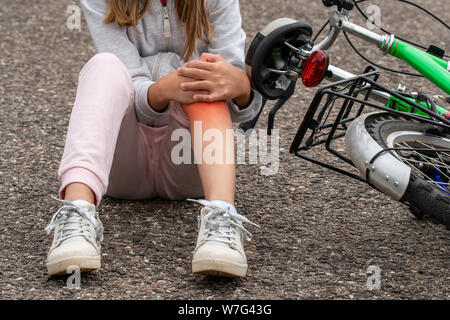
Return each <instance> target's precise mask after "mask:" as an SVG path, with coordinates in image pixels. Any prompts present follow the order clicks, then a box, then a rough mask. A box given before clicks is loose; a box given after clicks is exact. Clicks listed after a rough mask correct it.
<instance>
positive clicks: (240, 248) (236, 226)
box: [188, 199, 258, 278]
mask: <svg viewBox="0 0 450 320" xmlns="http://www.w3.org/2000/svg"><path fill="white" fill-rule="evenodd" d="M188 200H190V201H194V202H198V203H200V204H202V205H204V208H202V210H201V212H200V216H199V229H200V231H199V234H198V238H197V246H196V248H195V250H194V257H193V259H192V272H194V273H200V274H204V275H210V276H220V277H233V278H240V277H244V276H245V275H246V274H247V258H246V256H245V252H244V245H243V241H244V237H245V239H246V240H250V239H251V233H250V232H248V231H247V230H246V229H245V228H244V227H243V226H242V223H243V222H246V223H250V224H252V225H254V226H257V227H258V225H256V224H254V223H252V222H250V221H249V220H248V219H247V218H245V217H244V216H241V215H239V214H237V213H234V212H231V211H230V210H228V209H224V208H221V207H218V206H217V205H214V204H212V203H211V202H209V201H207V200H193V199H188Z"/></svg>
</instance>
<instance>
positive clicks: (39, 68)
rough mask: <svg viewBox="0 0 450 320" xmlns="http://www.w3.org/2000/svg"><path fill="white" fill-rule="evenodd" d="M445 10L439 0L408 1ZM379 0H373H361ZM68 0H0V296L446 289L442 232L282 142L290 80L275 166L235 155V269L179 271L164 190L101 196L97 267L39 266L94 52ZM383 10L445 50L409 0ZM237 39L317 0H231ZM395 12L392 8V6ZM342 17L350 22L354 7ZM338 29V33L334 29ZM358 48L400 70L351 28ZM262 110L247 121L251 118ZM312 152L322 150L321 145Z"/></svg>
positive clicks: (343, 63)
mask: <svg viewBox="0 0 450 320" xmlns="http://www.w3.org/2000/svg"><path fill="white" fill-rule="evenodd" d="M418 2H419V3H421V4H424V5H425V6H426V7H427V8H428V9H430V10H431V11H433V12H435V13H437V14H438V15H439V16H440V17H441V18H442V19H444V20H445V21H447V22H449V21H450V10H449V4H448V1H445V0H440V1H432V0H421V1H418ZM371 3H375V4H380V3H381V1H371ZM70 4H77V2H76V1H68V0H58V1H57V0H35V1H15V0H2V1H1V5H0V146H1V147H0V219H1V223H0V299H178V298H195V299H197V298H198V299H219V298H224V299H266V298H267V299H310V298H311V299H319V298H320V299H385V298H398V299H448V298H450V271H449V251H450V233H449V232H448V231H446V230H445V229H444V228H443V227H442V226H437V225H434V224H433V223H432V222H429V221H418V220H416V219H415V218H414V217H413V216H412V215H411V214H410V213H409V212H408V209H407V208H406V207H405V206H404V205H402V204H400V203H397V202H394V201H392V200H390V199H389V198H388V197H386V196H384V195H382V194H380V193H378V192H377V191H374V190H372V189H370V188H369V187H368V186H366V185H364V184H362V183H358V182H356V181H353V180H350V179H348V178H346V177H343V176H340V175H337V174H334V173H331V172H329V171H326V170H325V169H322V168H320V167H317V166H314V165H312V164H310V163H307V162H305V161H303V160H300V159H298V158H296V157H294V156H292V155H290V154H289V153H288V148H289V145H290V143H291V141H292V139H293V135H294V134H295V132H296V130H297V128H298V126H299V124H300V121H301V119H302V117H303V115H304V113H305V111H306V108H307V106H308V105H309V103H310V101H311V99H312V97H313V95H314V92H315V91H314V90H309V89H308V90H306V89H304V88H303V87H301V86H299V87H298V89H297V91H296V93H295V96H294V97H293V98H292V99H291V100H290V101H289V103H288V104H287V105H286V106H285V107H284V108H283V109H282V111H280V113H279V116H278V117H277V121H276V126H277V127H278V128H279V129H280V135H281V154H280V170H279V173H278V174H277V175H274V176H269V177H264V176H261V175H260V174H259V169H258V166H256V165H241V166H239V167H238V179H237V180H238V184H237V208H238V210H240V211H241V213H243V214H245V215H246V216H248V217H249V218H250V219H251V220H252V221H254V222H256V223H258V224H259V225H261V228H260V229H252V231H253V233H254V239H253V240H252V241H251V242H249V243H247V245H246V252H247V257H248V260H249V266H250V268H249V274H248V276H247V277H246V278H245V279H240V280H225V279H214V278H213V279H211V278H204V277H202V276H196V275H193V274H192V273H191V272H190V262H191V255H192V250H193V248H194V243H195V240H196V236H197V222H196V221H197V214H198V207H196V206H194V205H192V204H191V203H188V202H169V201H164V200H158V199H157V200H148V201H137V202H131V201H124V200H117V199H111V198H105V199H104V201H103V202H102V205H101V207H100V208H99V211H100V214H101V219H102V221H103V224H104V226H105V241H104V242H103V257H102V259H103V267H102V269H101V270H100V271H99V272H95V273H92V274H89V275H86V276H83V278H82V283H81V287H82V288H81V289H80V290H75V291H73V290H69V289H67V288H66V287H65V280H66V277H56V278H49V277H48V276H47V274H46V268H45V262H44V261H45V257H46V253H47V250H48V248H49V246H50V244H51V238H50V237H49V236H47V235H46V234H45V232H44V230H43V229H44V228H45V226H46V225H47V223H48V222H49V219H50V218H51V216H52V214H53V213H54V212H55V211H56V210H57V209H58V206H59V203H57V202H56V201H54V200H52V199H51V198H50V195H54V196H56V194H57V190H58V181H57V169H58V164H59V160H60V158H61V155H62V152H63V147H64V141H65V134H66V130H67V125H68V121H69V116H70V112H71V107H72V105H73V101H74V97H75V92H76V86H77V75H78V72H79V71H80V70H81V68H82V67H83V65H84V63H86V62H87V60H88V59H89V58H90V57H91V56H92V55H94V54H95V50H94V48H93V45H92V41H91V40H90V36H89V33H88V29H87V26H86V24H85V22H83V24H82V26H81V31H76V30H69V29H68V28H67V27H66V19H67V17H68V15H67V14H66V8H67V6H68V5H70ZM381 9H382V23H383V25H384V26H386V27H387V28H389V29H391V30H393V31H394V32H396V33H399V34H401V35H404V36H407V37H410V38H414V39H415V40H416V41H418V42H421V43H423V44H427V45H428V44H430V43H433V44H436V45H438V46H442V47H444V48H445V49H447V51H448V52H450V43H449V42H448V31H445V30H444V29H443V28H441V27H440V26H439V25H438V24H437V23H435V22H434V21H433V20H431V19H429V18H427V17H422V16H421V15H419V12H418V11H417V10H416V9H413V8H410V7H407V6H405V5H402V4H399V3H398V2H396V1H383V2H382V5H381ZM241 10H242V15H243V21H244V27H245V30H246V31H247V33H248V42H250V40H251V39H252V38H253V35H254V34H255V33H256V32H257V31H258V30H259V29H260V28H262V27H263V26H264V25H265V24H266V23H268V22H270V21H271V20H273V19H275V18H278V17H283V16H287V17H292V18H295V19H297V20H302V21H307V22H309V23H310V24H312V26H313V28H314V30H316V31H317V30H318V28H319V27H320V26H321V25H322V23H323V22H324V21H325V20H326V19H327V17H328V16H329V15H330V14H331V9H326V8H324V7H323V6H322V5H321V1H307V0H298V1H294V0H261V1H248V0H243V1H241ZM395 14H398V16H397V17H396V16H395ZM353 17H354V19H355V21H359V22H361V19H360V18H359V15H358V14H357V13H356V12H354V13H353ZM341 39H343V38H341ZM355 43H356V44H357V45H358V47H359V48H360V49H361V50H362V51H363V52H365V53H366V54H368V56H369V57H371V58H373V59H375V60H376V61H378V62H380V63H384V64H387V63H389V64H391V65H392V66H395V67H397V68H402V69H405V70H408V67H407V66H405V65H404V64H401V63H398V62H396V61H393V60H392V58H391V57H389V56H380V55H379V54H378V53H377V52H376V50H373V49H372V48H371V47H370V46H369V45H367V44H365V43H361V42H360V41H356V40H355ZM330 56H331V59H332V63H333V64H335V65H337V66H339V67H343V68H345V69H347V70H348V71H352V72H362V71H363V70H364V68H365V66H366V63H365V62H363V61H362V60H361V59H359V58H358V57H357V56H356V55H355V54H354V53H353V52H352V51H351V49H350V48H349V47H348V45H347V44H346V43H345V42H344V41H341V42H339V43H338V44H337V45H336V46H335V47H334V48H332V49H331V50H330ZM381 82H383V83H386V84H389V85H390V86H392V87H395V86H396V85H397V83H399V82H402V83H404V84H406V85H407V86H408V87H410V88H412V89H419V88H420V89H422V90H430V92H431V93H438V92H436V89H434V88H433V87H432V86H430V85H429V84H428V83H427V82H426V81H425V80H418V79H408V78H406V77H400V76H396V75H392V74H388V73H383V75H382V77H381ZM266 120H267V110H266V111H265V112H264V114H263V116H262V121H261V122H260V123H259V124H258V127H259V128H264V126H265V123H266ZM321 157H322V158H323V159H326V157H328V155H327V154H323V155H321ZM370 265H376V266H378V267H379V268H380V269H381V289H380V290H369V289H368V288H367V286H366V281H367V276H368V275H367V274H366V271H367V268H368V267H369V266H370Z"/></svg>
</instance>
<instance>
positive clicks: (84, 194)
mask: <svg viewBox="0 0 450 320" xmlns="http://www.w3.org/2000/svg"><path fill="white" fill-rule="evenodd" d="M64 200H66V201H70V202H72V201H76V200H83V201H87V202H89V203H91V204H94V205H95V194H94V192H93V191H92V190H91V188H89V187H88V186H87V185H85V184H84V183H78V182H75V183H71V184H69V185H68V186H67V187H66V189H65V190H64Z"/></svg>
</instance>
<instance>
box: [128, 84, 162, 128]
mask: <svg viewBox="0 0 450 320" xmlns="http://www.w3.org/2000/svg"><path fill="white" fill-rule="evenodd" d="M153 84H154V82H153V81H145V82H141V83H137V84H136V83H135V85H134V87H135V101H136V102H135V108H136V116H137V119H138V121H139V122H141V123H143V124H145V125H147V126H150V127H162V126H165V125H167V124H168V123H169V109H168V108H166V109H164V110H163V111H161V112H158V111H156V110H154V109H153V108H152V107H151V106H150V104H149V103H148V88H149V87H150V86H151V85H153Z"/></svg>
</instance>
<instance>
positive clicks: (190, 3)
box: [104, 0, 214, 60]
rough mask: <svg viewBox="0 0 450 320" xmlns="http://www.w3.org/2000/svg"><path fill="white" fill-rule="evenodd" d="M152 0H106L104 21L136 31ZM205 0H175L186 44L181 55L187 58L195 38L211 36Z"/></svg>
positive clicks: (192, 48)
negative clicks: (106, 6)
mask: <svg viewBox="0 0 450 320" xmlns="http://www.w3.org/2000/svg"><path fill="white" fill-rule="evenodd" d="M151 1H152V0H108V10H107V12H106V18H105V20H104V23H113V22H115V23H117V24H119V25H120V26H131V27H133V28H134V29H135V30H136V32H138V33H139V31H138V30H137V27H136V26H137V23H138V22H139V20H141V19H142V18H143V17H144V16H145V14H146V13H147V11H148V10H149V9H150V5H151ZM205 2H206V1H205V0H175V8H176V10H177V15H178V19H179V20H180V21H181V22H182V23H184V26H185V32H186V39H187V41H186V44H185V46H184V50H183V53H182V56H183V58H184V59H185V60H188V59H189V58H190V57H191V56H192V54H193V53H194V52H195V51H196V46H195V44H196V40H197V39H199V40H201V41H202V42H205V41H207V40H208V39H210V38H211V37H212V36H213V33H214V28H213V26H212V24H211V22H210V21H209V19H208V14H207V7H206V3H205Z"/></svg>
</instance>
